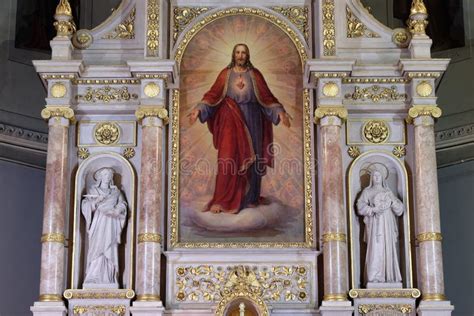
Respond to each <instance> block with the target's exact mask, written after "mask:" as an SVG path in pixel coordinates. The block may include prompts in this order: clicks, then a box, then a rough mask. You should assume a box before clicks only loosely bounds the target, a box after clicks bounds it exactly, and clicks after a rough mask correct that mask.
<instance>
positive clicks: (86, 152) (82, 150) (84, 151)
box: [77, 147, 91, 159]
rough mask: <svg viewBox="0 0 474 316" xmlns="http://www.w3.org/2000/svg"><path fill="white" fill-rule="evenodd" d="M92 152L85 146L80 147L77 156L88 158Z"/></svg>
mask: <svg viewBox="0 0 474 316" xmlns="http://www.w3.org/2000/svg"><path fill="white" fill-rule="evenodd" d="M90 154H91V153H90V152H89V149H87V148H85V147H79V149H78V150H77V157H79V158H80V159H87V158H89V156H90Z"/></svg>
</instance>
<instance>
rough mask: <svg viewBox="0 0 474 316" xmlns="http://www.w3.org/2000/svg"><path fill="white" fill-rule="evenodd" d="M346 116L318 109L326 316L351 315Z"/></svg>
mask: <svg viewBox="0 0 474 316" xmlns="http://www.w3.org/2000/svg"><path fill="white" fill-rule="evenodd" d="M346 117H347V110H346V109H344V108H343V107H333V108H325V107H320V108H318V109H317V110H316V119H319V125H320V129H319V135H320V136H319V139H318V142H319V146H318V148H319V150H320V161H319V170H320V171H319V174H320V177H321V188H320V190H321V192H322V195H321V212H322V241H323V266H324V297H323V304H322V306H321V313H322V314H323V315H327V314H331V315H351V314H352V308H351V304H350V302H349V301H348V298H347V293H348V290H349V288H348V287H349V280H348V252H347V233H346V232H347V223H346V211H345V206H344V205H345V203H344V172H343V164H342V149H341V125H342V123H343V120H344V119H345V118H346Z"/></svg>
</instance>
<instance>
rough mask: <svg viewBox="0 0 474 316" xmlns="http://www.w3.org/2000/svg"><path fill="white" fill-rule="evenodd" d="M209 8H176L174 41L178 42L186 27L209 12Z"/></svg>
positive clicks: (174, 11)
mask: <svg viewBox="0 0 474 316" xmlns="http://www.w3.org/2000/svg"><path fill="white" fill-rule="evenodd" d="M210 9H211V8H208V7H175V8H174V10H173V13H174V15H173V22H174V32H173V41H174V42H176V40H177V39H178V36H179V35H180V34H181V32H183V30H184V29H185V28H186V26H188V25H189V23H191V21H192V20H194V19H195V18H196V17H198V16H200V15H201V14H203V13H205V12H207V11H209V10H210Z"/></svg>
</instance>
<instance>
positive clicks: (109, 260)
mask: <svg viewBox="0 0 474 316" xmlns="http://www.w3.org/2000/svg"><path fill="white" fill-rule="evenodd" d="M113 177H114V170H113V169H112V168H101V169H99V170H97V171H96V172H95V173H94V179H95V180H96V182H95V184H93V185H91V186H90V187H88V188H87V194H86V195H84V199H83V200H82V215H84V218H85V221H86V231H87V236H88V249H87V265H86V273H85V279H84V285H83V287H84V288H93V287H95V288H97V287H102V286H103V287H107V288H109V287H115V288H118V272H119V266H118V261H119V259H118V245H119V244H120V235H121V233H122V229H123V227H124V225H125V220H126V218H127V203H126V202H125V199H124V197H123V194H122V192H121V191H120V190H119V189H118V188H117V187H116V186H115V185H114V181H113Z"/></svg>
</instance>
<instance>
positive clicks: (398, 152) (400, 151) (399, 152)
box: [392, 146, 407, 158]
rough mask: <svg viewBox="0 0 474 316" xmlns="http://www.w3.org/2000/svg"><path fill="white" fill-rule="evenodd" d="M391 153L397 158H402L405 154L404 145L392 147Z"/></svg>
mask: <svg viewBox="0 0 474 316" xmlns="http://www.w3.org/2000/svg"><path fill="white" fill-rule="evenodd" d="M392 154H393V155H394V156H396V157H398V158H402V157H404V156H405V155H406V154H407V150H406V148H405V146H395V147H393V150H392Z"/></svg>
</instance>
